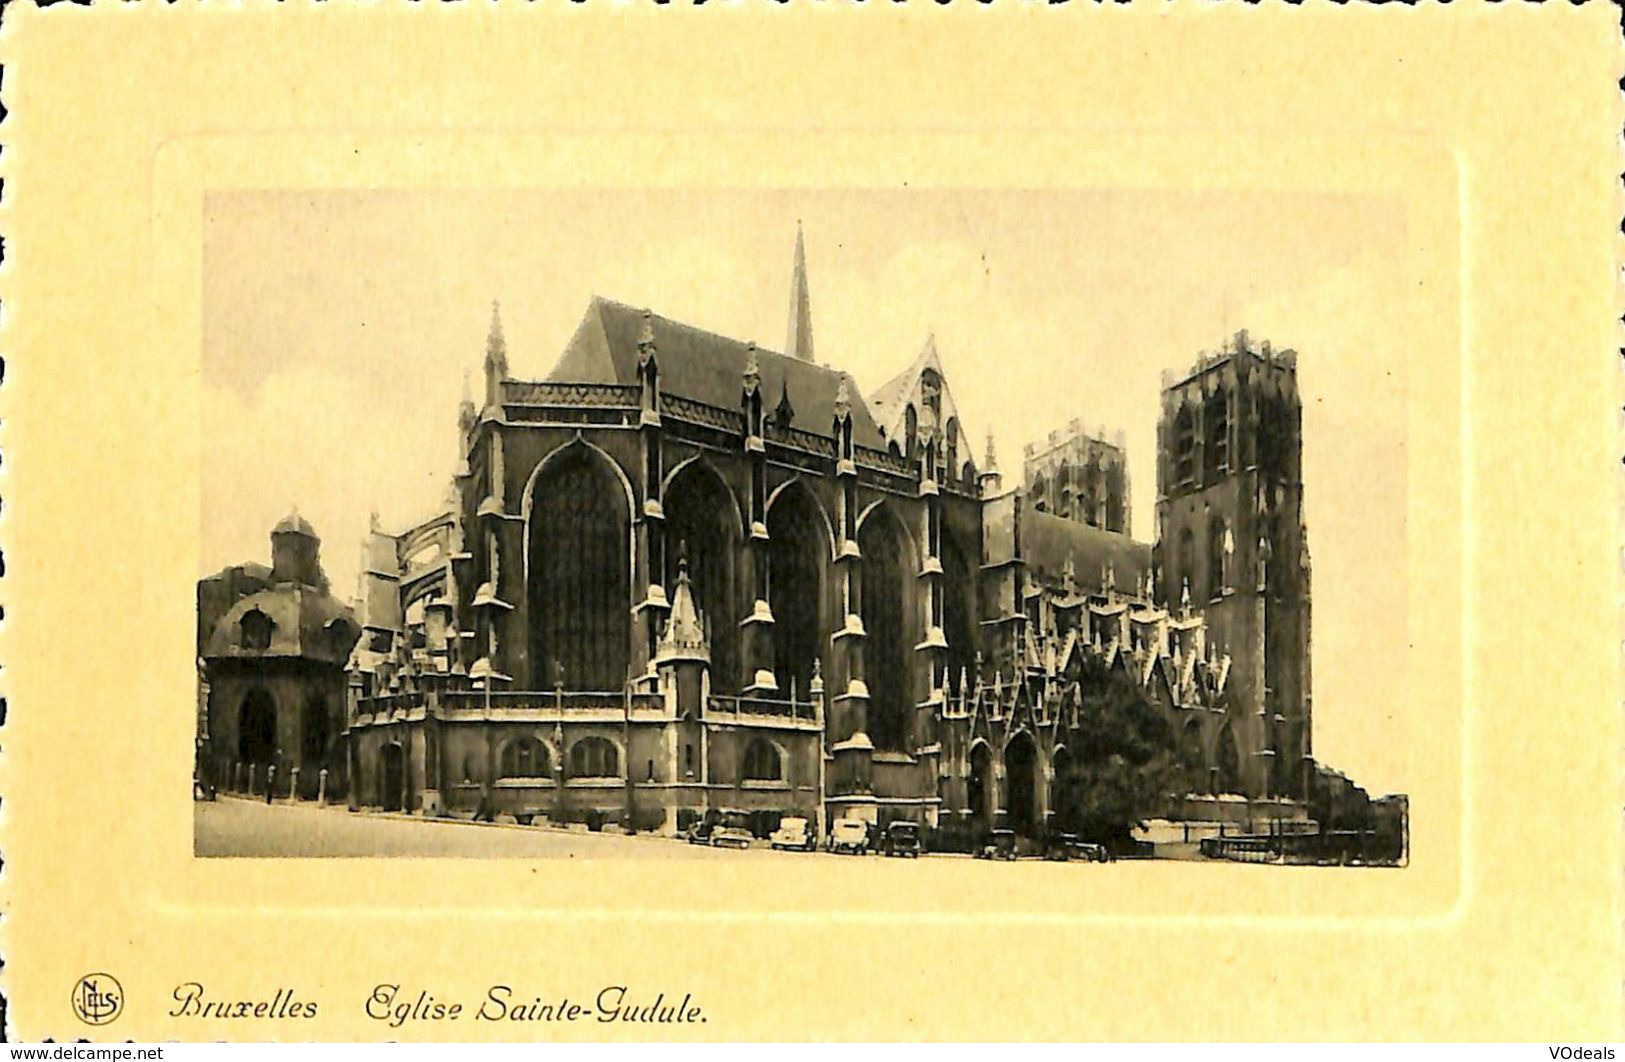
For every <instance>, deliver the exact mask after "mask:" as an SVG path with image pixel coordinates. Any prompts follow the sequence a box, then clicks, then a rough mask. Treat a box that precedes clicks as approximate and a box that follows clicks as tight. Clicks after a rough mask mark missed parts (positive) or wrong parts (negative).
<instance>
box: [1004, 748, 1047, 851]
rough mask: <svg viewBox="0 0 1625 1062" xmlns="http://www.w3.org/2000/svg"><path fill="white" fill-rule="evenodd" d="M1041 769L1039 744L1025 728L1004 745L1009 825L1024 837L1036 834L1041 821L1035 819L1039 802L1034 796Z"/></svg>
mask: <svg viewBox="0 0 1625 1062" xmlns="http://www.w3.org/2000/svg"><path fill="white" fill-rule="evenodd" d="M1037 773H1038V747H1037V746H1036V745H1034V744H1033V739H1032V735H1031V734H1029V733H1027V732H1026V731H1025V730H1023V731H1022V732H1021V733H1019V734H1017V735H1016V736H1015V737H1013V738H1011V739H1010V742H1009V744H1007V745H1005V747H1004V778H1005V797H1004V806H1005V810H1006V811H1007V812H1009V815H1010V828H1011V829H1012V830H1015V831H1016V832H1017V833H1019V834H1021V835H1022V836H1023V837H1033V836H1036V835H1037V833H1038V826H1039V825H1040V824H1039V823H1038V822H1037V821H1036V819H1037V815H1038V802H1037V800H1036V799H1034V798H1035V796H1036V793H1037V789H1036V785H1037Z"/></svg>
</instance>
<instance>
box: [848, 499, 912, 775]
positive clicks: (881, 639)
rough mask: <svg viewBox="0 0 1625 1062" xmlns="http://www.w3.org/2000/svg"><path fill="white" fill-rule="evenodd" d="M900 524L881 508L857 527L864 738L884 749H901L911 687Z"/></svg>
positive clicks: (908, 571) (907, 562)
mask: <svg viewBox="0 0 1625 1062" xmlns="http://www.w3.org/2000/svg"><path fill="white" fill-rule="evenodd" d="M906 541H907V540H906V539H905V537H904V531H903V528H902V525H901V524H899V523H898V521H897V517H896V516H895V515H894V514H893V513H892V512H891V510H890V509H887V508H885V507H884V506H882V507H881V508H879V509H877V510H875V511H874V512H872V513H870V514H869V517H868V519H866V520H864V522H863V526H862V527H861V528H860V529H859V530H858V549H859V550H860V551H861V552H862V553H863V629H864V631H865V632H866V634H867V637H866V639H865V641H864V646H863V664H864V675H863V677H864V681H865V682H866V683H867V684H868V686H869V739H870V740H871V741H873V742H874V746H875V748H877V749H879V750H881V751H884V752H902V751H906V749H905V746H906V745H907V742H908V733H909V715H910V714H911V711H912V709H913V703H912V697H911V690H912V686H913V683H912V682H911V678H912V676H913V671H914V669H913V667H912V666H911V665H912V661H911V660H910V659H909V654H910V653H911V652H912V651H913V634H914V629H913V624H911V623H909V622H908V618H909V609H908V607H907V606H908V591H909V580H910V577H911V576H912V575H913V574H914V566H913V564H912V562H911V558H909V557H908V555H907V547H906Z"/></svg>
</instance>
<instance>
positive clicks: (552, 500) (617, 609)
mask: <svg viewBox="0 0 1625 1062" xmlns="http://www.w3.org/2000/svg"><path fill="white" fill-rule="evenodd" d="M532 514H533V515H532V520H531V542H530V572H531V585H530V616H531V623H530V626H531V655H530V658H531V668H532V672H531V673H532V675H533V676H534V679H535V682H536V684H547V685H551V684H552V683H553V682H555V681H562V682H563V683H564V685H565V687H566V688H569V689H576V690H605V691H609V690H619V689H620V688H621V687H622V685H623V683H624V682H625V681H626V672H627V656H628V642H629V639H630V637H631V612H630V600H631V589H630V583H631V576H630V572H629V570H628V565H629V551H628V545H627V542H628V539H627V520H628V515H627V510H626V498H625V494H624V491H623V490H622V488H621V485H620V483H619V482H618V481H617V480H616V478H615V477H614V475H613V474H612V473H610V471H609V470H608V469H607V468H606V467H604V465H603V463H602V460H601V459H598V458H596V456H595V455H592V454H591V452H590V451H588V450H586V449H585V448H579V449H578V450H577V452H575V453H571V454H567V455H564V456H562V457H560V458H559V459H557V460H556V461H555V462H554V464H553V466H552V467H550V468H549V469H548V470H547V471H546V472H545V473H544V474H543V476H542V477H541V479H540V480H539V481H538V482H537V484H536V494H535V500H534V502H533V508H532Z"/></svg>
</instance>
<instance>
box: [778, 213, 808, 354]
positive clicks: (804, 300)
mask: <svg viewBox="0 0 1625 1062" xmlns="http://www.w3.org/2000/svg"><path fill="white" fill-rule="evenodd" d="M784 352H785V353H786V354H788V355H790V356H791V357H792V358H800V359H801V360H802V361H812V360H813V334H812V298H811V296H810V295H808V293H807V246H806V243H805V241H803V239H802V237H801V222H800V220H797V221H796V258H795V266H794V269H793V271H792V273H791V276H790V332H789V336H788V337H787V338H786V339H785V341H784Z"/></svg>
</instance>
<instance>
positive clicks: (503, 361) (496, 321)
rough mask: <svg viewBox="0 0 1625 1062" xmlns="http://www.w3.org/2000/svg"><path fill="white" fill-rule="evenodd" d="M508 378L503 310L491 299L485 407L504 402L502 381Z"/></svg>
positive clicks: (486, 353)
mask: <svg viewBox="0 0 1625 1062" xmlns="http://www.w3.org/2000/svg"><path fill="white" fill-rule="evenodd" d="M507 378H508V341H507V340H506V339H504V338H503V336H502V311H501V309H499V308H498V306H497V304H496V300H494V299H493V300H492V301H491V331H490V333H489V334H488V335H487V336H486V337H485V408H486V409H491V408H492V407H494V406H497V405H500V404H501V402H502V381H503V380H506V379H507Z"/></svg>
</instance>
